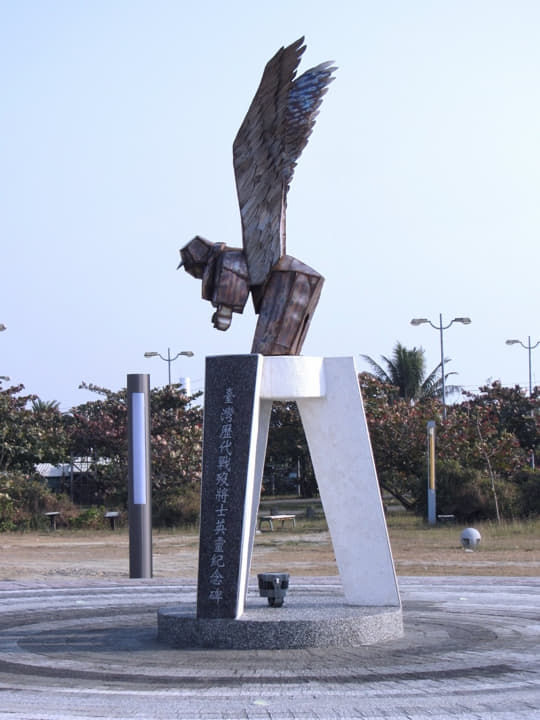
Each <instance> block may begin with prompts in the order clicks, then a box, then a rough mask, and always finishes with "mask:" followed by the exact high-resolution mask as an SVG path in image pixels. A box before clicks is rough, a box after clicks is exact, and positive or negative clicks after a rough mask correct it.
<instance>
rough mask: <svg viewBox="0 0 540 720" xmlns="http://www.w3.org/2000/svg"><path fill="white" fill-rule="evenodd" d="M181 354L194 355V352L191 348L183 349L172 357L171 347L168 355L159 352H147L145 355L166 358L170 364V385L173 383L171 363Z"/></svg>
mask: <svg viewBox="0 0 540 720" xmlns="http://www.w3.org/2000/svg"><path fill="white" fill-rule="evenodd" d="M180 355H185V356H186V357H193V353H192V352H191V350H182V351H181V352H179V353H176V355H175V356H174V357H171V348H167V357H163V355H161V353H158V352H145V353H144V357H146V358H151V357H160V358H161V359H162V360H165V362H166V363H167V364H168V366H169V385H170V384H171V363H173V362H174V361H175V360H176V359H177V358H179V357H180Z"/></svg>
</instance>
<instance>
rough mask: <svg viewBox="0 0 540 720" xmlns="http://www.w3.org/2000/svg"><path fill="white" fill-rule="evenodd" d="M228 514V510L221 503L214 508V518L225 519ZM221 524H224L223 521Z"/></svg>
mask: <svg viewBox="0 0 540 720" xmlns="http://www.w3.org/2000/svg"><path fill="white" fill-rule="evenodd" d="M228 512H229V508H228V507H227V506H226V505H224V504H223V503H220V504H219V505H218V506H217V507H216V517H217V518H225V515H226V514H227V513H228ZM223 522H225V519H223Z"/></svg>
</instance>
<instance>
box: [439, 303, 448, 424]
mask: <svg viewBox="0 0 540 720" xmlns="http://www.w3.org/2000/svg"><path fill="white" fill-rule="evenodd" d="M450 324H451V323H450ZM439 330H440V333H441V380H442V403H443V420H446V379H445V377H444V344H443V342H444V341H443V324H442V314H440V315H439Z"/></svg>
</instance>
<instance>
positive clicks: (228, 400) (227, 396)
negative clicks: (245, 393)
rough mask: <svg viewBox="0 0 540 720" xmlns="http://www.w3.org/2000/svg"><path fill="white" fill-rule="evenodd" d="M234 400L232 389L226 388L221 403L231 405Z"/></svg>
mask: <svg viewBox="0 0 540 720" xmlns="http://www.w3.org/2000/svg"><path fill="white" fill-rule="evenodd" d="M233 400H234V392H233V389H232V387H228V388H226V389H225V395H224V396H223V402H225V403H227V404H232V402H233Z"/></svg>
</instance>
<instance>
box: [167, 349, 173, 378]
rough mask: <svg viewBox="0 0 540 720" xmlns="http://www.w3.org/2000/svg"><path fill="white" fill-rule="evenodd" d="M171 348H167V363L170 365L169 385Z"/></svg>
mask: <svg viewBox="0 0 540 720" xmlns="http://www.w3.org/2000/svg"><path fill="white" fill-rule="evenodd" d="M171 362H172V360H171V348H167V365H168V367H169V385H170V384H171Z"/></svg>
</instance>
